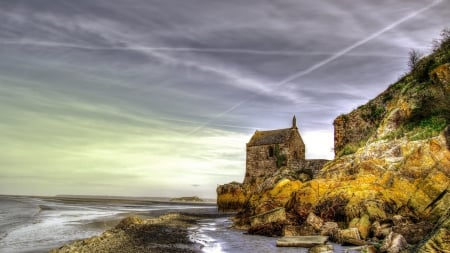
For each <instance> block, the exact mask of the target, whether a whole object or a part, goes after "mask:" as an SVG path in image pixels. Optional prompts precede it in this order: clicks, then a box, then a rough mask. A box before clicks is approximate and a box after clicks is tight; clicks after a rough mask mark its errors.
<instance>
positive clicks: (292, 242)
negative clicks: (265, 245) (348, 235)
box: [276, 235, 328, 248]
mask: <svg viewBox="0 0 450 253" xmlns="http://www.w3.org/2000/svg"><path fill="white" fill-rule="evenodd" d="M327 241H328V237H327V236H320V235H317V236H285V237H282V238H280V239H278V240H277V243H276V245H277V247H303V248H311V247H313V246H316V245H323V244H325V243H326V242H327Z"/></svg>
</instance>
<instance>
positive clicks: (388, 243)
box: [380, 232, 408, 253]
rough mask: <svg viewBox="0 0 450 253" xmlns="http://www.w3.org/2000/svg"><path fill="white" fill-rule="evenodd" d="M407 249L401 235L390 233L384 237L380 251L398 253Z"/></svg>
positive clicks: (406, 244)
mask: <svg viewBox="0 0 450 253" xmlns="http://www.w3.org/2000/svg"><path fill="white" fill-rule="evenodd" d="M407 247H408V243H407V242H406V240H405V238H404V237H403V236H402V235H401V234H397V233H394V232H391V233H390V234H389V235H388V236H386V239H385V240H384V242H383V245H382V246H381V248H380V251H381V252H387V253H400V252H402V251H403V250H406V249H407Z"/></svg>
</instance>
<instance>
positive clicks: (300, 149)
mask: <svg viewBox="0 0 450 253" xmlns="http://www.w3.org/2000/svg"><path fill="white" fill-rule="evenodd" d="M304 162H305V144H304V143H303V140H302V137H301V136H300V133H299V131H298V128H297V122H296V118H295V116H294V117H293V119H292V126H291V127H290V128H285V129H277V130H269V131H258V130H257V131H256V132H255V133H254V134H253V136H252V138H251V139H250V141H249V142H248V143H247V160H246V173H245V179H244V184H246V183H250V184H251V183H252V181H254V180H255V179H256V178H258V177H261V176H265V175H270V174H273V173H274V172H275V171H277V170H278V169H279V168H281V167H288V168H296V167H300V166H301V164H304Z"/></svg>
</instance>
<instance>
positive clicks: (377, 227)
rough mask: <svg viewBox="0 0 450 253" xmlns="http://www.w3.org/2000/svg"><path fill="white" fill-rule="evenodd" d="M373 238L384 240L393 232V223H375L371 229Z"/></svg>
mask: <svg viewBox="0 0 450 253" xmlns="http://www.w3.org/2000/svg"><path fill="white" fill-rule="evenodd" d="M370 230H371V231H372V234H373V236H375V237H376V238H378V239H383V238H385V237H386V236H388V235H389V233H391V232H392V224H391V223H380V222H379V221H375V222H374V223H372V226H371V228H370Z"/></svg>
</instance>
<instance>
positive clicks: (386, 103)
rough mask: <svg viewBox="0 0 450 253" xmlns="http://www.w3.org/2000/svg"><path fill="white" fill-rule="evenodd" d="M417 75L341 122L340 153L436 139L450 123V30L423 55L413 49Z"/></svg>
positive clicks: (338, 134)
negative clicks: (379, 142) (381, 142)
mask: <svg viewBox="0 0 450 253" xmlns="http://www.w3.org/2000/svg"><path fill="white" fill-rule="evenodd" d="M411 52H412V53H411V54H410V62H409V66H410V68H411V72H410V73H409V74H406V75H405V76H403V77H402V78H401V79H400V80H399V81H398V82H396V83H394V84H392V85H391V86H390V87H389V88H388V89H387V90H386V91H384V92H383V93H381V94H380V95H379V96H377V97H376V98H374V99H372V100H371V101H369V102H368V103H367V104H365V105H362V106H360V107H358V108H357V109H355V110H354V111H352V112H351V113H349V114H343V115H340V116H339V117H337V118H336V120H335V122H334V126H335V154H336V155H337V156H343V155H348V154H352V153H355V152H356V150H357V149H358V148H360V147H362V146H364V145H365V144H366V143H367V141H369V140H370V141H373V140H374V139H381V138H382V139H388V140H391V139H395V138H402V137H404V136H406V137H408V138H409V139H410V140H423V139H426V138H430V137H432V136H436V135H438V134H439V132H441V131H442V130H443V129H444V128H445V127H446V126H447V125H448V124H450V95H449V94H450V29H447V30H444V31H443V32H442V38H441V39H440V40H436V41H435V42H434V51H433V53H432V54H431V55H428V56H426V57H422V58H420V57H419V54H418V53H417V52H416V51H411Z"/></svg>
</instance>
